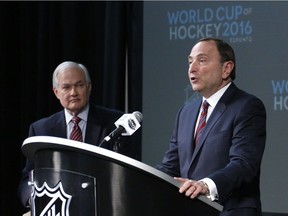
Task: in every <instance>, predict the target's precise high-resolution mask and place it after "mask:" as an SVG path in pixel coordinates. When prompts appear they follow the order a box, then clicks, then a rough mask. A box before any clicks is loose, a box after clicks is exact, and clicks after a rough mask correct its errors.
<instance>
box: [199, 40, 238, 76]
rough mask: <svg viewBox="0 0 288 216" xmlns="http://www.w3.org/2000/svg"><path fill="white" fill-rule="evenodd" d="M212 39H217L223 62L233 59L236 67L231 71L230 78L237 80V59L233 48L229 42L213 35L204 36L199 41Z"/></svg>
mask: <svg viewBox="0 0 288 216" xmlns="http://www.w3.org/2000/svg"><path fill="white" fill-rule="evenodd" d="M211 40H212V41H215V43H216V46H217V49H218V52H219V53H220V57H221V59H220V61H221V63H222V64H223V63H224V62H226V61H232V62H233V63H234V68H233V70H232V71H231V74H230V78H231V79H232V80H235V78H236V59H235V53H234V50H233V48H232V47H231V46H230V45H229V44H228V43H227V42H225V41H223V40H221V39H219V38H213V37H208V38H202V39H200V40H199V41H198V43H199V42H201V41H211Z"/></svg>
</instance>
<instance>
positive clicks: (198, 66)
mask: <svg viewBox="0 0 288 216" xmlns="http://www.w3.org/2000/svg"><path fill="white" fill-rule="evenodd" d="M220 60H221V58H220V54H219V52H218V50H217V46H216V43H215V42H214V41H202V42H199V43H197V44H196V45H195V46H194V47H193V48H192V50H191V53H190V55H189V56H188V62H189V69H188V76H189V80H190V83H191V85H192V89H193V91H197V92H199V93H200V94H201V95H202V96H204V97H205V98H209V97H210V96H211V95H213V94H214V93H215V92H217V91H218V90H219V89H220V88H222V87H223V86H224V85H226V84H227V82H228V81H227V78H228V77H229V75H230V73H231V71H232V69H233V67H234V64H233V63H232V62H231V61H227V62H224V63H221V61H220Z"/></svg>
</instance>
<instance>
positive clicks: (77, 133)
mask: <svg viewBox="0 0 288 216" xmlns="http://www.w3.org/2000/svg"><path fill="white" fill-rule="evenodd" d="M80 121H81V119H80V118H79V117H78V116H74V117H73V118H72V122H73V123H74V126H73V129H72V132H71V134H70V139H71V140H76V141H80V142H82V140H83V138H82V131H81V129H80V127H79V125H78V123H79V122H80Z"/></svg>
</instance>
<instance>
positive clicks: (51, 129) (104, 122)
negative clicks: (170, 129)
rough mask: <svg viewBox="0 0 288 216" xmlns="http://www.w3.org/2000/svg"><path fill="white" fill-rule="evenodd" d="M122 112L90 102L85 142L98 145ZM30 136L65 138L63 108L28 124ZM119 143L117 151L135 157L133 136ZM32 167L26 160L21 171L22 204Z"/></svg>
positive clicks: (26, 192)
mask: <svg viewBox="0 0 288 216" xmlns="http://www.w3.org/2000/svg"><path fill="white" fill-rule="evenodd" d="M123 114H124V113H123V112H120V111H118V110H113V109H107V108H104V107H100V106H94V105H92V104H90V108H89V113H88V118H87V127H86V134H85V140H84V142H85V143H88V144H92V145H96V146H98V145H99V144H100V143H101V141H102V140H103V139H104V138H105V137H106V136H107V135H108V134H109V133H111V132H112V131H113V130H114V129H115V128H116V126H115V124H114V123H115V122H116V121H117V120H118V119H119V118H120V117H121V116H122V115H123ZM31 136H54V137H61V138H67V130H66V121H65V114H64V110H62V111H60V112H57V113H55V114H53V115H51V116H49V117H47V118H43V119H40V120H38V121H36V122H34V123H32V124H31V125H30V128H29V137H31ZM117 142H118V143H120V145H119V148H118V151H117V152H118V153H121V154H124V155H126V156H129V157H132V158H135V156H136V153H135V144H134V143H133V136H130V137H128V136H125V137H124V136H123V137H122V136H121V137H120V138H119V139H118V140H117ZM114 143H115V142H113V141H112V142H109V143H106V144H105V145H103V146H102V147H104V148H107V149H110V150H113V146H114ZM32 169H33V163H32V162H31V161H28V160H27V162H26V166H25V168H24V169H23V171H22V179H21V181H20V184H19V188H18V195H19V197H20V200H21V202H22V204H23V205H24V206H25V205H26V204H27V201H28V199H29V197H30V194H31V188H30V187H28V184H27V183H28V179H29V172H30V171H31V170H32Z"/></svg>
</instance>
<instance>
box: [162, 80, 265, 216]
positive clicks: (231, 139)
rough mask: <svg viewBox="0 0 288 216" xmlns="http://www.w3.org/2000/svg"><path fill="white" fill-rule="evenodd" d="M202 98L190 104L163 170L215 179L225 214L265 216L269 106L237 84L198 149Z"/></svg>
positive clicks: (179, 122) (178, 123)
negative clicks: (263, 168)
mask: <svg viewBox="0 0 288 216" xmlns="http://www.w3.org/2000/svg"><path fill="white" fill-rule="evenodd" d="M201 100H202V99H197V100H196V101H194V102H190V103H187V104H185V105H184V106H183V107H182V108H181V109H180V110H179V113H178V115H177V118H176V124H175V129H174V132H173V135H172V137H171V141H170V148H169V150H168V151H167V152H166V154H165V156H164V158H163V161H162V163H161V164H159V165H157V168H158V169H160V170H162V171H163V172H166V173H167V174H169V175H171V176H181V177H184V178H189V179H195V180H200V179H202V178H204V177H208V178H211V179H212V180H213V181H214V182H215V184H216V186H217V190H218V195H219V200H218V201H219V203H221V204H222V205H223V206H224V211H225V210H230V209H236V208H241V207H252V208H254V207H255V208H256V209H257V212H258V213H259V215H260V214H261V213H260V212H261V202H260V190H259V177H260V165H261V160H262V156H263V152H264V148H265V141H266V110H265V107H264V105H263V103H262V102H261V101H260V100H259V99H258V98H256V97H255V96H253V95H250V94H248V93H246V92H244V91H242V90H240V89H238V88H237V87H236V85H235V84H234V83H232V84H231V85H230V86H229V88H228V89H227V90H226V92H225V93H224V94H223V96H222V97H221V98H220V100H219V102H218V104H217V105H216V107H215V108H214V110H213V112H212V114H211V116H210V118H209V119H208V121H207V123H206V127H205V128H204V131H203V133H202V135H201V139H200V141H199V143H198V144H197V147H196V148H195V150H193V134H194V128H195V124H196V120H197V117H198V113H199V110H200V106H201V102H202V101H201Z"/></svg>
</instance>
